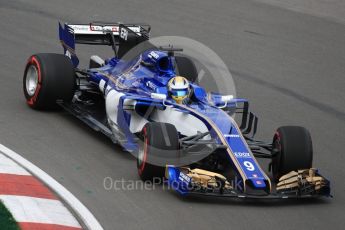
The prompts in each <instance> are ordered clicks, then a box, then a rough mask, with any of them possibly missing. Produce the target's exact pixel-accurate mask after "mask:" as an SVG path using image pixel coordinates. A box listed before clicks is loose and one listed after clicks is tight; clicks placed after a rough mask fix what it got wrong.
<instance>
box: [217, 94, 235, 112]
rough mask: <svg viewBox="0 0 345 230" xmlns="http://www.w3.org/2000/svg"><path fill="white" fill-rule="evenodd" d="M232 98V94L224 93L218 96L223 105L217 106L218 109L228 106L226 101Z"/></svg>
mask: <svg viewBox="0 0 345 230" xmlns="http://www.w3.org/2000/svg"><path fill="white" fill-rule="evenodd" d="M232 99H234V95H224V96H221V97H220V100H221V101H222V102H224V105H221V106H218V108H220V109H224V108H226V107H227V106H228V102H229V101H231V100H232Z"/></svg>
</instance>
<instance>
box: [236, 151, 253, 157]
mask: <svg viewBox="0 0 345 230" xmlns="http://www.w3.org/2000/svg"><path fill="white" fill-rule="evenodd" d="M234 155H235V156H236V157H237V158H251V156H250V154H249V153H248V152H234Z"/></svg>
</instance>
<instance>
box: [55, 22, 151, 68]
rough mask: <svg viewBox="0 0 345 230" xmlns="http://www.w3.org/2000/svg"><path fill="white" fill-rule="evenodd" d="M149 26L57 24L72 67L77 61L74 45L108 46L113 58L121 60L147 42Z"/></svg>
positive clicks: (105, 23) (96, 23) (99, 23)
mask: <svg viewBox="0 0 345 230" xmlns="http://www.w3.org/2000/svg"><path fill="white" fill-rule="evenodd" d="M150 30H151V27H150V25H147V24H139V23H138V24H124V23H108V22H91V23H89V24H68V23H65V24H64V27H63V26H62V25H61V24H60V23H59V37H60V41H61V44H62V46H63V48H64V53H65V55H66V56H68V57H69V58H71V60H72V62H73V64H74V66H75V67H76V66H78V64H79V60H78V58H77V56H76V54H75V44H89V45H109V46H112V48H113V50H114V53H115V56H116V57H119V58H121V57H122V56H123V55H124V54H125V53H126V52H127V51H128V50H130V49H131V48H133V47H134V46H136V45H137V44H139V43H141V42H143V41H147V40H149V37H150Z"/></svg>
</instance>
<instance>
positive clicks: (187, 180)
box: [178, 172, 191, 183]
mask: <svg viewBox="0 0 345 230" xmlns="http://www.w3.org/2000/svg"><path fill="white" fill-rule="evenodd" d="M178 179H179V180H180V181H183V182H186V183H189V182H190V180H191V178H190V177H189V176H187V175H186V174H184V173H183V172H180V175H179V177H178Z"/></svg>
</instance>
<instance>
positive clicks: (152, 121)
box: [23, 22, 330, 198]
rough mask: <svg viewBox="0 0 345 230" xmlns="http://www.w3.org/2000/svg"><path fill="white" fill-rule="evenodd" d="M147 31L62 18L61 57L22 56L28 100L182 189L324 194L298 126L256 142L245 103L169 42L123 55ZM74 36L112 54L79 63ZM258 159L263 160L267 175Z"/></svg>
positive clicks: (307, 139)
mask: <svg viewBox="0 0 345 230" xmlns="http://www.w3.org/2000/svg"><path fill="white" fill-rule="evenodd" d="M149 33H150V26H149V25H145V24H123V23H103V22H93V23H90V24H78V25H76V24H64V25H61V24H59V35H60V41H61V44H62V46H63V48H64V54H50V53H41V54H35V55H32V56H31V57H30V58H29V59H28V62H27V65H26V67H25V73H24V79H23V88H24V94H25V98H26V100H27V104H28V105H29V106H30V107H31V108H33V109H37V110H44V109H54V108H57V107H59V108H60V107H62V108H63V109H65V110H66V111H68V112H69V113H71V114H73V115H74V116H76V117H77V118H78V119H80V120H81V121H83V122H85V123H86V124H87V125H89V126H90V127H91V128H93V129H94V130H96V131H99V132H101V133H103V134H104V135H106V136H107V137H109V138H110V139H111V140H112V141H113V142H114V143H117V144H119V145H121V146H122V147H123V148H124V149H125V150H126V151H129V152H132V153H134V154H135V155H136V157H137V169H138V173H139V176H140V178H141V179H142V180H144V181H150V180H151V181H152V180H154V179H155V178H164V179H165V180H166V181H167V183H169V185H171V187H172V188H173V189H174V190H176V191H177V192H179V193H180V194H183V195H185V194H201V195H210V196H223V197H240V198H245V197H249V198H302V197H315V196H330V182H329V180H327V179H326V178H325V177H323V176H322V175H320V174H319V172H318V170H317V169H315V168H313V165H312V159H313V148H312V141H311V136H310V134H309V132H308V131H307V130H306V129H305V128H303V127H298V126H283V127H280V128H278V129H277V131H276V133H275V135H274V137H273V141H272V142H264V141H258V140H255V139H254V135H255V133H256V131H257V124H258V118H257V117H256V116H255V115H254V114H253V113H252V112H250V111H249V102H248V100H246V99H243V98H234V97H233V96H232V95H222V94H220V93H211V92H206V90H205V89H204V88H203V87H201V86H199V85H198V84H197V83H196V79H197V76H198V70H197V67H196V65H195V63H194V62H193V60H191V59H190V58H188V57H186V56H184V55H182V54H181V53H182V51H183V50H181V49H178V48H174V47H173V46H171V45H169V44H167V46H160V47H156V46H155V45H153V44H151V45H148V46H145V47H146V48H145V49H144V50H140V51H139V52H138V53H137V55H134V56H133V58H130V59H129V58H124V57H125V55H126V54H127V53H128V52H130V51H131V50H132V49H133V48H134V47H136V46H137V45H139V44H141V43H147V44H150V43H149ZM76 43H79V44H92V45H109V46H111V47H112V49H113V51H114V57H112V58H109V59H106V60H103V59H102V58H100V57H99V56H92V57H91V58H90V63H89V68H87V69H81V68H78V64H79V60H78V57H77V55H76V52H75V44H76ZM235 114H238V116H236V119H235V118H234V115H235ZM237 118H240V119H239V121H236V120H237ZM256 158H268V159H270V162H271V163H270V164H269V171H270V172H271V176H270V177H269V176H268V175H267V174H266V173H265V171H263V170H262V168H261V166H260V165H259V163H258V162H257V159H256Z"/></svg>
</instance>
